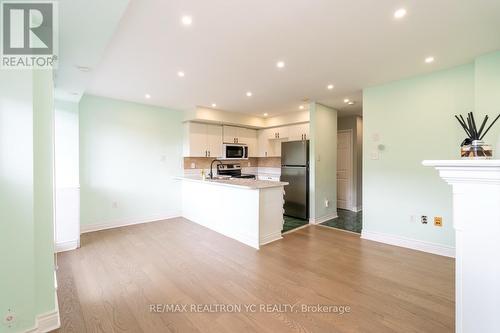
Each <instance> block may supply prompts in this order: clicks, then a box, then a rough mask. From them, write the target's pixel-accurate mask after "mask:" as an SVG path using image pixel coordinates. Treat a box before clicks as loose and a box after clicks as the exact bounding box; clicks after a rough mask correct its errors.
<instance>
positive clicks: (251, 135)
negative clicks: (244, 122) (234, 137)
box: [238, 128, 259, 157]
mask: <svg viewBox="0 0 500 333" xmlns="http://www.w3.org/2000/svg"><path fill="white" fill-rule="evenodd" d="M238 143H243V144H246V145H247V146H248V153H249V157H258V156H259V152H258V149H257V130H254V129H250V128H240V130H239V133H238Z"/></svg>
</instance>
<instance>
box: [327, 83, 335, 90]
mask: <svg viewBox="0 0 500 333" xmlns="http://www.w3.org/2000/svg"><path fill="white" fill-rule="evenodd" d="M333 88H334V85H333V84H329V85H327V86H326V89H328V90H332V89H333Z"/></svg>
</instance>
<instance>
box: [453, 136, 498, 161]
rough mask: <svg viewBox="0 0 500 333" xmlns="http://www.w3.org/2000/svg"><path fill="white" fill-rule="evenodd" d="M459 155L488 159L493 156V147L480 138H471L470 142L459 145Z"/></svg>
mask: <svg viewBox="0 0 500 333" xmlns="http://www.w3.org/2000/svg"><path fill="white" fill-rule="evenodd" d="M460 155H461V157H462V158H464V159H478V160H483V159H490V158H492V157H493V149H492V148H491V145H487V144H485V143H484V142H483V141H481V140H473V141H472V143H471V144H468V145H464V146H462V147H461V149H460Z"/></svg>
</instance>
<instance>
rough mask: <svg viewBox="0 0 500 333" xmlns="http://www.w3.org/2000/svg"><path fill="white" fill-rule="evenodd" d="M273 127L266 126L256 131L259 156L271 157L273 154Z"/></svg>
mask: <svg viewBox="0 0 500 333" xmlns="http://www.w3.org/2000/svg"><path fill="white" fill-rule="evenodd" d="M272 137H274V129H273V128H267V129H262V130H258V131H257V145H258V150H259V157H271V156H274V147H273V144H272V142H273V140H271V138H272ZM274 141H275V140H274Z"/></svg>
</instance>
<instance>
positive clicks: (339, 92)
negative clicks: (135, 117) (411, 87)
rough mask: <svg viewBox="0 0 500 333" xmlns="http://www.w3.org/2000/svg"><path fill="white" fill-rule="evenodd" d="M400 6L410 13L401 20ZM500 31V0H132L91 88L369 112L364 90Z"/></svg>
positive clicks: (459, 57) (482, 49) (460, 56)
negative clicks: (188, 20)
mask: <svg viewBox="0 0 500 333" xmlns="http://www.w3.org/2000/svg"><path fill="white" fill-rule="evenodd" d="M99 6H101V7H102V6H107V5H104V4H103V2H101V4H100V5H99ZM400 7H404V8H406V9H407V11H408V15H407V16H406V17H405V18H403V19H402V20H395V19H394V18H393V13H394V11H395V10H396V9H398V8H400ZM186 14H188V15H191V16H192V18H193V24H192V26H190V27H185V26H183V25H182V24H181V23H180V18H181V16H182V15H186ZM499 31H500V1H498V0H474V1H471V0H409V1H404V0H271V1H270V0H252V1H243V0H238V1H237V0H212V1H206V0H169V1H165V0H131V1H130V3H129V5H128V8H127V10H126V11H125V14H124V15H123V17H122V20H121V22H120V24H119V25H118V28H117V31H116V33H115V35H114V37H113V38H112V40H111V43H110V44H109V45H108V48H107V50H106V52H105V53H104V57H103V59H102V61H101V62H100V64H99V66H98V67H96V68H93V70H92V72H91V73H90V74H91V80H90V84H89V85H88V87H87V89H86V93H90V94H95V95H101V96H108V97H113V98H118V99H123V100H130V101H136V102H140V103H147V104H154V105H161V106H165V107H169V108H175V109H191V108H193V107H194V106H196V105H202V106H210V105H211V104H212V103H217V107H218V108H220V109H223V110H228V111H235V112H245V113H252V114H262V113H264V112H267V113H269V114H270V115H272V114H279V113H285V112H291V111H295V110H298V106H299V105H300V103H301V101H303V100H305V99H310V100H315V101H318V102H320V103H323V104H326V105H329V106H332V107H335V108H338V109H340V110H342V111H343V113H344V114H349V113H360V111H361V102H362V101H361V99H362V97H361V91H362V89H363V88H365V87H369V86H373V85H378V84H381V83H385V82H390V81H393V80H398V79H402V78H405V77H409V76H413V75H417V74H422V73H427V72H431V71H435V70H439V69H443V68H448V67H452V66H455V65H459V64H463V63H467V62H470V61H472V60H473V58H474V57H475V56H477V55H480V54H483V53H487V52H490V51H493V50H496V49H500V34H499ZM430 55H432V56H434V57H435V59H436V61H435V62H434V63H432V64H426V63H424V59H425V57H427V56H430ZM278 60H283V61H285V62H286V67H285V68H284V69H283V70H278V69H277V68H276V62H277V61H278ZM179 70H182V71H184V72H185V74H186V75H185V77H184V78H179V77H178V76H177V72H178V71H179ZM329 83H332V84H334V85H335V89H333V90H332V91H329V90H327V89H326V86H327V84H329ZM248 90H250V91H252V92H253V97H251V98H248V97H246V96H245V92H246V91H248ZM146 93H148V94H151V96H152V97H151V99H149V100H147V99H145V98H144V95H145V94H146ZM346 97H347V98H351V99H354V100H355V101H356V105H354V106H346V105H345V104H344V103H343V99H344V98H346Z"/></svg>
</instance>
